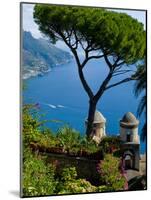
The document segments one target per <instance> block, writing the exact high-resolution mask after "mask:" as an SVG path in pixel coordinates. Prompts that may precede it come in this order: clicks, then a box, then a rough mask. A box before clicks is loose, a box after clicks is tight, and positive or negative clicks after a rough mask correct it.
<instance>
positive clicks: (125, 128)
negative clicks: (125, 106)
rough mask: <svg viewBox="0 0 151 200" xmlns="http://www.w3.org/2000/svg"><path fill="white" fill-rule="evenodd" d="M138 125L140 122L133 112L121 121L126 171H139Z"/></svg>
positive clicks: (122, 149) (122, 148) (122, 151)
mask: <svg viewBox="0 0 151 200" xmlns="http://www.w3.org/2000/svg"><path fill="white" fill-rule="evenodd" d="M138 125H139V121H138V120H137V119H136V117H135V116H134V115H133V114H132V113H131V112H128V113H126V114H125V115H124V116H123V118H122V119H121V120H120V140H121V142H122V143H121V153H122V157H123V161H124V163H125V168H126V169H136V170H139V158H140V155H139V146H140V139H139V135H138Z"/></svg>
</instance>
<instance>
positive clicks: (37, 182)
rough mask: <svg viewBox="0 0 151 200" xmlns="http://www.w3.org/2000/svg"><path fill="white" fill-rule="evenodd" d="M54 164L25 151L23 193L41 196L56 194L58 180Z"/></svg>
mask: <svg viewBox="0 0 151 200" xmlns="http://www.w3.org/2000/svg"><path fill="white" fill-rule="evenodd" d="M54 172H55V169H54V167H53V165H49V167H48V166H47V164H46V163H45V162H44V159H43V158H41V157H40V156H39V157H38V156H37V155H35V154H33V153H32V152H31V151H30V150H27V149H26V153H25V151H24V162H23V195H24V196H40V195H49V194H50V195H51V194H54V191H55V187H56V184H57V181H56V180H55V179H54V175H55V173H54Z"/></svg>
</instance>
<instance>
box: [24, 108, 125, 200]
mask: <svg viewBox="0 0 151 200" xmlns="http://www.w3.org/2000/svg"><path fill="white" fill-rule="evenodd" d="M35 112H36V111H35V108H34V107H33V106H32V105H25V106H24V107H23V129H22V130H23V132H22V133H23V173H22V176H23V179H22V186H23V196H24V197H25V196H40V195H52V194H71V193H86V192H103V191H116V190H122V189H123V188H124V187H123V184H124V183H125V179H124V178H123V177H122V175H121V174H120V172H119V170H118V169H119V159H117V158H114V157H113V156H112V155H111V154H110V155H106V156H105V159H104V160H103V161H101V163H100V165H99V171H100V180H101V183H102V184H103V185H100V186H98V187H95V186H93V185H91V183H90V182H89V181H87V180H86V179H79V178H78V177H77V171H76V168H75V167H74V166H72V167H68V166H66V167H65V168H64V167H62V168H59V167H60V166H61V165H60V166H59V167H58V168H57V165H56V164H55V162H50V161H49V159H48V157H47V155H46V154H41V153H40V151H36V149H32V148H31V145H32V144H35V145H39V147H40V148H45V149H47V148H48V149H49V148H51V147H58V146H62V147H64V149H65V150H66V151H69V152H73V151H74V150H75V149H76V152H78V151H81V150H82V151H84V152H86V153H87V154H89V153H95V152H98V151H99V149H100V147H99V146H97V145H96V144H95V142H94V141H89V140H87V139H86V138H80V134H79V133H78V132H77V131H75V130H74V129H72V128H70V127H67V126H66V127H63V128H61V129H60V130H59V131H58V132H57V135H54V134H53V133H52V132H51V131H50V130H49V129H46V128H45V129H41V127H40V126H41V124H42V122H40V121H39V120H38V118H36V117H34V116H33V114H34V113H35ZM106 142H111V143H112V142H113V143H114V144H116V142H118V141H117V140H116V139H115V138H108V139H106ZM31 150H32V151H31ZM44 155H45V156H44ZM63 166H64V165H63ZM57 170H58V171H57ZM85 178H86V177H85Z"/></svg>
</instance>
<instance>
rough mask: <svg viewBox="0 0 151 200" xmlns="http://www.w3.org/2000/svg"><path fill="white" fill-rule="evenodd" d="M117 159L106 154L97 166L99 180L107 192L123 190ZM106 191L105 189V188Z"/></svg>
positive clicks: (123, 181) (122, 179)
mask: <svg viewBox="0 0 151 200" xmlns="http://www.w3.org/2000/svg"><path fill="white" fill-rule="evenodd" d="M119 162H120V160H119V159H118V158H115V157H113V156H112V155H111V154H106V155H105V158H104V160H102V161H101V162H100V164H99V172H100V180H101V182H102V183H103V185H106V186H107V190H108V191H118V190H123V189H124V186H125V181H126V180H125V178H124V177H123V176H122V175H121V174H120V171H119ZM105 189H106V188H105Z"/></svg>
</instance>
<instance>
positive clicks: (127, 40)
mask: <svg viewBox="0 0 151 200" xmlns="http://www.w3.org/2000/svg"><path fill="white" fill-rule="evenodd" d="M34 19H35V22H36V23H37V24H38V25H39V28H40V30H41V31H42V32H43V33H44V34H46V35H47V36H48V37H49V38H51V39H52V40H53V41H56V40H57V39H58V38H60V37H61V38H64V37H66V36H69V35H70V36H71V37H73V35H74V34H76V37H77V38H78V40H79V41H80V42H81V41H86V42H88V44H90V46H91V47H95V48H100V49H101V50H102V51H106V52H109V54H110V55H114V56H117V57H119V58H120V59H121V60H123V61H125V63H128V64H130V63H134V62H136V61H137V60H139V59H141V58H143V56H144V50H145V31H144V30H143V25H142V24H141V23H139V22H138V21H137V20H136V19H133V18H132V17H130V16H129V15H127V14H124V13H116V12H113V11H107V10H105V9H99V8H80V7H69V6H62V7H60V6H51V5H40V4H37V5H36V6H35V8H34Z"/></svg>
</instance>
